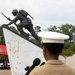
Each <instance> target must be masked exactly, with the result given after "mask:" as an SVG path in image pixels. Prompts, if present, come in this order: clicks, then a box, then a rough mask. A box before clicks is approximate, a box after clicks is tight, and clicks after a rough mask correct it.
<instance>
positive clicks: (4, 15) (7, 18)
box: [1, 12, 17, 26]
mask: <svg viewBox="0 0 75 75" xmlns="http://www.w3.org/2000/svg"><path fill="white" fill-rule="evenodd" d="M1 14H2V15H3V16H4V17H5V18H6V19H7V20H9V21H11V19H10V18H9V17H7V16H6V15H5V14H3V13H2V12H1ZM14 24H15V25H16V26H17V24H16V23H14Z"/></svg>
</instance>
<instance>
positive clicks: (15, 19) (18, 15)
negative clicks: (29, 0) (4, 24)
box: [8, 13, 20, 25]
mask: <svg viewBox="0 0 75 75" xmlns="http://www.w3.org/2000/svg"><path fill="white" fill-rule="evenodd" d="M19 17H20V13H18V14H17V15H16V17H15V18H14V19H13V20H11V22H9V23H8V25H11V24H13V23H15V22H16V21H17V20H18V19H19Z"/></svg>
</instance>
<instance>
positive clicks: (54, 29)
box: [46, 25, 58, 32]
mask: <svg viewBox="0 0 75 75" xmlns="http://www.w3.org/2000/svg"><path fill="white" fill-rule="evenodd" d="M57 29H58V27H57V26H55V25H50V27H49V28H47V29H46V31H54V32H56V31H58V30H57Z"/></svg>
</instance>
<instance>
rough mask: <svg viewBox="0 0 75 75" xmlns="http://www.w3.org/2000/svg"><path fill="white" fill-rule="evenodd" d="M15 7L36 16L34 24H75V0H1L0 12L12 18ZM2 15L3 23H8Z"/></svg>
mask: <svg viewBox="0 0 75 75" xmlns="http://www.w3.org/2000/svg"><path fill="white" fill-rule="evenodd" d="M14 8H17V9H24V10H26V11H28V12H29V13H30V14H31V15H32V16H33V17H34V20H32V21H33V23H34V26H36V25H39V26H41V27H43V26H44V27H43V28H47V27H49V25H52V24H53V25H60V24H66V23H70V24H75V21H74V18H75V9H74V8H75V0H0V12H4V13H5V14H6V15H7V16H10V17H11V18H12V14H11V11H12V10H13V9H14ZM0 17H1V21H0V22H1V23H7V22H6V20H5V19H4V18H3V16H2V15H0Z"/></svg>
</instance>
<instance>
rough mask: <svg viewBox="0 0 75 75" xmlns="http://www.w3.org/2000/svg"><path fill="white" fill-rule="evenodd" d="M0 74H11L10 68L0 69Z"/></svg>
mask: <svg viewBox="0 0 75 75" xmlns="http://www.w3.org/2000/svg"><path fill="white" fill-rule="evenodd" d="M0 75H11V71H10V70H0Z"/></svg>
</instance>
